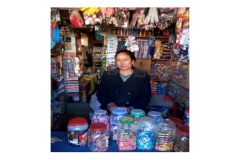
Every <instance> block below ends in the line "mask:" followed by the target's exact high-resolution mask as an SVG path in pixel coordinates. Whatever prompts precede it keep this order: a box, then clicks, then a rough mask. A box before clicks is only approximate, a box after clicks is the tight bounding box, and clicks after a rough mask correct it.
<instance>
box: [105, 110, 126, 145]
mask: <svg viewBox="0 0 240 160" xmlns="http://www.w3.org/2000/svg"><path fill="white" fill-rule="evenodd" d="M126 115H128V114H127V110H126V109H123V108H115V109H113V110H112V113H111V115H110V127H109V128H110V137H111V138H112V139H113V140H117V128H118V124H119V120H120V118H122V117H124V116H126Z"/></svg>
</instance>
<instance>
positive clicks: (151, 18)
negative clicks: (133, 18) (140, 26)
mask: <svg viewBox="0 0 240 160" xmlns="http://www.w3.org/2000/svg"><path fill="white" fill-rule="evenodd" d="M158 21H159V17H158V10H157V8H156V7H151V8H150V9H149V11H148V14H147V16H146V18H145V20H144V23H145V24H146V25H149V26H146V25H145V26H146V27H147V28H146V30H148V27H149V28H150V29H151V28H153V27H154V24H157V23H158Z"/></svg>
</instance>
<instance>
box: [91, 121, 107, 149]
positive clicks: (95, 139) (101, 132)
mask: <svg viewBox="0 0 240 160" xmlns="http://www.w3.org/2000/svg"><path fill="white" fill-rule="evenodd" d="M108 139H109V134H108V131H107V126H106V124H104V123H102V122H96V123H92V124H91V125H90V127H89V129H88V147H89V149H90V150H91V151H93V152H104V151H106V150H108V148H109V144H108V142H109V140H108Z"/></svg>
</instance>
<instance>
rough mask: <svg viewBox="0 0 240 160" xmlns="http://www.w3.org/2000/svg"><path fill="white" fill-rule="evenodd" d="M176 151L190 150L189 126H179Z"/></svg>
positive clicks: (175, 143)
mask: <svg viewBox="0 0 240 160" xmlns="http://www.w3.org/2000/svg"><path fill="white" fill-rule="evenodd" d="M174 151H175V152H189V126H187V125H182V126H179V127H178V129H177V133H176V139H175V142H174Z"/></svg>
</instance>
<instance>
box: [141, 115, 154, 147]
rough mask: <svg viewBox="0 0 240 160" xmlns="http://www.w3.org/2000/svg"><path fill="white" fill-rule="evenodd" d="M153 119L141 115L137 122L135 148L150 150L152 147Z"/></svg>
mask: <svg viewBox="0 0 240 160" xmlns="http://www.w3.org/2000/svg"><path fill="white" fill-rule="evenodd" d="M154 128H155V125H154V121H153V119H152V118H150V117H141V118H140V119H139V121H138V123H137V148H138V149H139V150H152V149H153V148H154Z"/></svg>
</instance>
